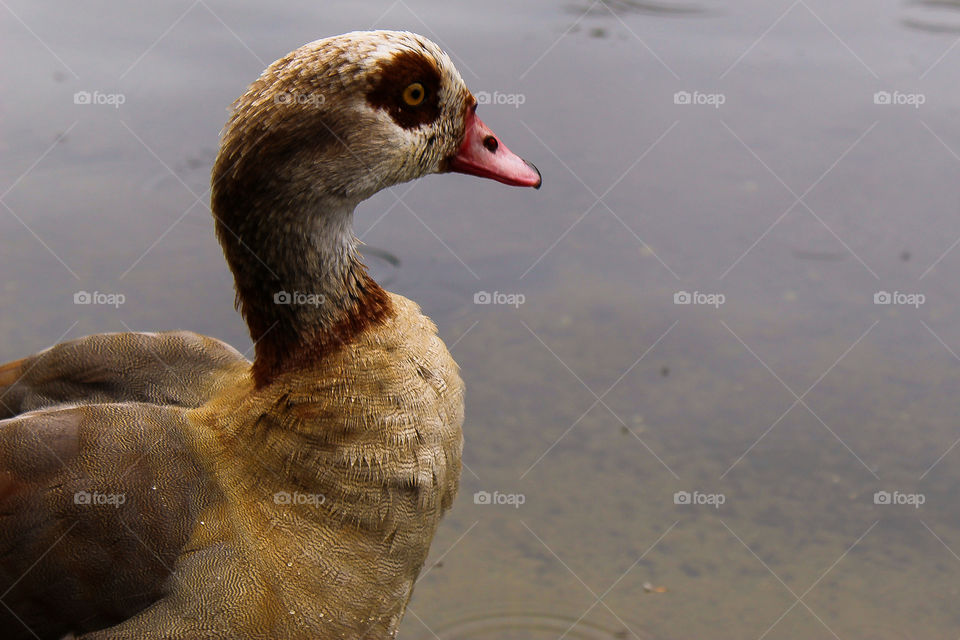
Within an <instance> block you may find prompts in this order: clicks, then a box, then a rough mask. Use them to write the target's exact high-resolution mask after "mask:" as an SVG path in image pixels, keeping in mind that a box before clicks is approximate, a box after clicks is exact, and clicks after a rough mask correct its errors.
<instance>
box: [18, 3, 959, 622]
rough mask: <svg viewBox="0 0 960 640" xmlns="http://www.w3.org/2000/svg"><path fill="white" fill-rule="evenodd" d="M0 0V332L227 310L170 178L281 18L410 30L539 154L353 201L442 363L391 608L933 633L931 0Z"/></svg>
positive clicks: (944, 11) (220, 271) (941, 314)
mask: <svg viewBox="0 0 960 640" xmlns="http://www.w3.org/2000/svg"><path fill="white" fill-rule="evenodd" d="M8 5H9V11H7V10H6V9H3V10H0V15H2V16H3V17H2V19H0V20H2V22H0V29H2V36H0V42H3V44H2V45H0V46H2V48H3V54H4V58H3V59H4V60H5V62H6V63H7V64H4V65H3V66H2V68H0V87H2V89H3V92H4V95H5V97H6V98H5V100H3V104H2V107H0V109H2V138H0V149H2V157H3V162H2V165H0V189H2V192H3V197H2V201H3V203H4V204H5V205H6V207H4V208H2V209H0V234H2V235H0V237H2V238H3V252H2V254H0V269H2V270H3V274H4V275H3V278H2V279H0V281H2V286H0V308H2V309H3V310H4V313H3V316H2V317H3V320H2V323H0V345H2V346H0V357H2V358H3V359H10V358H15V357H19V356H21V355H23V354H26V353H30V352H32V351H35V350H37V349H40V348H43V347H45V346H47V345H48V344H50V343H52V342H55V341H57V340H60V339H63V338H66V337H72V336H77V335H81V334H85V333H91V332H99V331H124V330H128V329H138V330H140V329H143V330H147V329H150V330H153V329H173V328H189V329H193V330H197V331H201V332H204V333H208V334H211V335H215V336H218V337H221V338H224V339H226V340H228V341H230V342H231V343H233V344H235V345H238V346H240V347H241V348H246V347H247V346H249V340H248V338H247V336H246V332H245V329H244V327H243V325H242V323H241V321H240V319H239V318H238V317H237V316H236V315H235V313H234V312H233V310H232V297H233V295H232V291H231V282H230V277H229V274H228V272H227V270H226V267H225V265H224V263H223V260H222V258H221V256H220V252H219V248H218V246H217V244H216V242H215V240H214V237H213V233H212V225H211V223H210V220H209V219H208V214H207V213H206V210H205V208H204V206H203V205H202V204H198V199H199V201H200V202H201V203H202V202H203V201H204V200H205V199H206V196H205V194H204V189H205V188H206V183H207V177H208V172H209V168H210V164H211V162H212V160H213V157H214V154H215V149H216V144H217V133H218V131H219V128H220V126H221V125H222V124H223V121H224V119H225V114H226V111H225V109H226V106H227V105H228V104H229V103H230V102H231V101H232V100H233V98H234V97H236V95H237V94H238V93H239V92H240V91H241V90H242V88H243V87H244V86H245V85H246V83H247V82H249V81H250V80H251V79H253V78H254V77H255V76H256V75H257V74H258V73H259V71H260V70H261V69H262V67H263V66H265V65H266V64H267V63H269V62H270V61H272V60H273V59H275V58H277V57H279V56H280V55H282V54H284V53H286V52H287V51H288V50H290V49H292V48H294V47H296V46H298V45H299V44H302V43H303V42H307V41H309V40H312V39H315V38H317V37H321V36H324V35H329V34H334V33H339V32H343V31H348V30H353V29H365V28H370V27H389V28H404V29H410V30H414V31H418V32H421V33H423V34H424V35H427V36H429V37H432V38H434V39H435V40H437V41H439V42H440V43H441V44H442V45H443V46H445V47H446V48H447V49H448V50H449V51H450V52H451V53H452V54H453V55H454V58H455V60H456V62H457V63H458V66H459V67H460V70H461V72H462V73H463V75H464V77H465V79H466V80H467V82H468V84H469V85H470V86H471V87H472V88H473V89H474V91H475V92H476V93H478V94H479V92H486V93H485V95H487V96H489V98H490V103H489V104H486V105H484V106H482V107H481V109H482V115H483V117H484V120H485V121H486V122H487V123H488V124H490V125H491V127H493V129H494V130H495V131H497V132H498V134H500V135H501V137H502V138H503V139H504V140H505V141H506V142H507V143H508V144H509V145H510V147H511V148H512V149H513V150H515V151H517V152H518V153H521V154H522V155H524V156H525V157H527V158H529V159H531V160H533V161H534V162H536V163H537V164H538V166H539V167H540V169H541V171H542V172H543V175H544V188H543V189H542V190H541V191H540V192H538V193H535V192H532V191H521V190H510V189H507V188H504V187H502V186H500V185H496V184H493V183H485V182H481V181H478V180H473V179H470V178H467V177H462V176H441V177H432V178H428V179H425V180H422V181H420V182H417V183H415V184H413V185H404V186H400V187H398V188H395V189H393V190H391V191H389V192H386V193H383V194H380V195H379V196H377V197H376V198H374V199H373V200H371V201H369V202H367V203H365V204H364V205H363V206H362V207H361V209H360V211H359V212H358V215H357V221H356V226H357V231H358V233H359V234H361V235H362V237H363V239H364V241H365V242H367V243H368V244H369V245H370V246H371V247H372V248H373V249H375V251H373V252H372V253H371V255H370V261H371V263H372V264H373V266H374V270H375V271H376V272H377V274H378V275H379V277H380V278H381V279H382V280H383V281H384V282H387V283H389V286H390V288H391V289H392V290H393V291H396V292H399V293H402V294H404V295H406V296H408V297H410V298H413V299H414V300H417V301H418V302H420V303H421V305H422V306H423V307H424V309H425V310H426V311H427V313H429V314H430V315H431V316H432V317H433V318H434V319H435V320H436V321H437V323H438V324H439V326H440V330H441V333H442V334H443V336H444V338H445V340H446V341H447V344H448V345H451V346H452V351H453V353H454V355H455V357H456V359H457V360H458V362H459V363H460V365H461V366H462V369H463V375H464V378H465V379H466V381H467V385H468V412H467V416H468V417H467V424H466V434H467V443H466V451H465V462H466V465H467V468H466V470H465V471H464V476H463V488H462V491H461V496H460V498H459V500H458V503H457V505H456V507H455V508H454V510H453V511H452V512H451V513H450V515H449V516H448V517H447V519H446V520H445V521H444V523H443V525H442V527H441V529H440V532H439V533H438V535H437V538H436V541H435V543H434V546H433V550H432V554H431V559H430V561H429V564H428V567H429V569H428V570H427V571H426V572H425V574H424V576H423V578H422V580H421V581H420V583H419V585H418V587H417V590H416V593H415V595H414V598H413V600H412V602H411V605H410V611H409V613H408V616H407V618H406V620H405V622H404V627H403V629H402V636H403V637H407V638H433V637H439V638H444V639H446V638H459V639H468V638H469V639H481V638H541V637H542V638H560V637H567V638H711V639H723V638H738V639H739V638H771V639H773V638H803V639H812V638H832V637H839V638H844V639H846V638H870V639H879V638H891V639H904V638H925V639H927V638H956V637H957V635H958V634H960V609H958V607H957V606H956V602H957V600H958V597H960V580H958V577H960V501H958V500H957V498H956V496H957V490H958V489H960V463H958V456H960V447H957V448H956V449H954V448H953V447H954V445H956V444H957V441H958V438H960V424H958V421H957V419H956V417H955V416H956V415H957V414H958V411H957V409H958V407H960V396H958V394H957V393H956V390H957V389H958V388H960V357H958V354H960V322H958V312H957V309H958V308H960V281H958V278H957V277H956V273H957V269H958V267H960V249H955V247H956V245H957V240H958V238H960V216H958V213H960V181H958V180H957V178H956V176H957V175H958V173H960V132H958V130H957V126H956V123H957V122H958V121H960V84H958V83H957V81H956V78H957V68H958V65H960V46H957V42H958V41H957V38H958V35H960V3H957V2H954V1H947V0H919V1H911V2H902V1H900V0H885V1H883V2H866V1H865V0H857V1H853V0H851V1H848V2H843V3H836V2H826V1H824V0H798V1H797V2H792V3H791V2H760V1H759V0H743V1H741V2H736V3H734V2H724V1H722V0H684V1H682V2H681V0H676V1H673V0H659V1H657V2H646V1H641V0H616V1H614V0H608V1H607V2H606V3H604V2H590V1H589V0H586V1H583V0H574V1H572V2H569V3H555V2H547V1H546V0H543V1H530V2H524V3H522V4H519V3H507V2H485V3H482V4H475V5H464V4H462V3H443V2H426V1H419V0H401V1H399V2H395V3H393V2H369V3H366V4H364V5H363V6H360V7H358V6H356V3H348V2H330V3H323V4H322V5H321V4H319V3H286V4H285V5H284V6H283V7H277V6H274V5H267V4H262V5H261V4H257V3H252V2H242V3H224V2H202V3H195V4H191V3H189V2H183V3H160V4H145V3H133V4H130V3H127V4H126V5H122V6H120V5H117V4H116V3H105V2H100V3H93V4H92V5H91V4H90V3H85V4H84V5H83V6H80V5H78V6H76V7H64V8H61V9H60V10H58V11H57V12H52V11H50V10H48V9H44V8H43V7H42V6H40V5H38V4H36V3H28V2H22V1H17V2H10V3H8ZM171 25H172V26H171ZM80 91H88V92H94V91H99V92H101V93H102V94H122V95H123V96H124V103H123V104H122V105H120V106H119V108H114V107H113V106H111V105H109V104H106V105H103V104H102V105H92V104H91V105H83V104H74V98H73V96H74V94H75V93H76V92H80ZM8 186H10V189H9V190H8V189H7V187H8ZM401 199H402V203H401V202H400V200H401ZM394 257H395V258H396V260H394ZM80 290H84V291H99V292H107V293H122V294H123V295H124V296H125V302H124V304H123V305H121V306H120V307H119V308H113V307H103V306H100V307H98V306H76V305H74V304H73V295H74V293H75V292H77V291H80ZM483 291H486V292H491V293H493V292H498V293H500V294H508V295H509V294H521V295H522V296H524V299H523V304H522V305H520V306H519V308H515V307H513V306H509V305H496V304H491V305H477V304H474V296H475V294H476V293H478V292H483ZM682 292H687V293H688V294H690V297H689V298H690V300H691V301H692V302H693V303H692V304H675V297H676V296H678V295H679V298H678V301H680V302H682V301H683V300H684V299H685V296H683V294H682ZM883 292H887V293H889V294H890V295H889V300H890V301H891V302H892V303H891V304H878V303H883V302H886V301H887V299H888V297H887V296H885V295H884V294H883ZM720 296H722V298H721V297H720ZM875 296H876V297H877V299H876V302H877V303H875ZM919 296H922V298H921V297H919ZM514 299H516V298H514ZM721 302H722V304H721ZM698 303H702V304H698ZM478 492H479V493H478ZM483 492H486V493H483ZM494 492H497V493H494ZM877 492H881V493H879V494H877ZM882 492H887V493H882ZM475 494H476V496H477V500H475ZM488 494H489V496H490V502H506V503H507V504H484V503H483V502H484V498H486V496H487V495H488ZM688 494H689V501H690V502H691V503H694V502H702V503H704V504H676V503H675V501H679V502H681V503H682V502H684V501H685V500H686V499H687V495H688ZM888 496H889V501H890V502H892V503H893V502H903V503H905V504H883V502H885V500H886V499H887V497H888ZM520 502H522V504H518V503H520ZM877 502H880V504H877ZM918 502H922V504H919V505H918V504H916V503H918Z"/></svg>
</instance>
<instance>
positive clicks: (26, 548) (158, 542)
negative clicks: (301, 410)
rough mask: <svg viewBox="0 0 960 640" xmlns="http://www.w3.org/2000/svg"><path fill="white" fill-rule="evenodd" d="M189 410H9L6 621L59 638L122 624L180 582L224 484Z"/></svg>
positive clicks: (0, 619)
mask: <svg viewBox="0 0 960 640" xmlns="http://www.w3.org/2000/svg"><path fill="white" fill-rule="evenodd" d="M188 420H189V418H188V410H187V409H184V408H180V407H162V406H157V405H153V404H147V403H136V402H128V403H112V404H94V405H81V406H73V407H55V408H52V409H45V410H40V411H32V412H28V413H24V414H22V415H19V416H17V417H15V418H11V419H6V420H0V602H2V604H3V605H4V606H3V607H0V628H3V629H7V630H8V631H7V632H5V635H4V636H3V637H5V638H36V637H39V638H60V637H62V636H63V635H64V634H66V633H70V632H83V631H90V630H94V629H101V628H104V627H107V626H111V625H114V624H118V623H120V622H122V621H123V620H126V619H127V618H129V617H131V616H132V615H134V614H136V613H137V612H138V611H141V610H142V609H144V608H145V607H147V606H149V605H150V604H151V603H154V602H156V601H157V600H159V599H160V598H162V597H163V596H164V594H165V593H167V592H169V590H170V589H171V586H172V585H171V582H170V581H172V580H175V579H176V575H172V571H173V567H174V564H175V563H176V561H177V558H178V557H179V556H180V555H181V554H182V553H185V550H184V546H185V545H186V544H187V543H188V540H189V538H190V535H191V532H192V531H193V529H194V527H195V524H196V522H197V520H198V519H199V518H200V513H201V512H202V511H203V510H204V509H205V508H207V507H208V506H209V505H210V500H212V499H213V496H215V495H217V492H216V489H215V488H214V486H213V485H212V484H210V482H209V475H208V473H207V472H206V471H205V470H204V469H203V467H202V465H201V464H200V463H199V461H198V460H197V458H196V456H195V455H194V454H193V452H192V451H191V450H190V448H189V446H188V440H187V434H188V433H189V425H188V423H187V421H188Z"/></svg>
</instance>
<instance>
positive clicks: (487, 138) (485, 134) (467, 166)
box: [450, 107, 543, 189]
mask: <svg viewBox="0 0 960 640" xmlns="http://www.w3.org/2000/svg"><path fill="white" fill-rule="evenodd" d="M465 124H466V132H465V134H464V136H463V144H461V145H460V150H459V151H457V154H456V155H455V156H453V157H452V158H450V171H454V172H456V173H468V174H470V175H473V176H480V177H481V178H490V179H491V180H496V181H497V182H502V183H504V184H509V185H512V186H515V187H533V188H534V189H539V188H540V184H541V183H542V182H543V180H542V178H541V177H540V172H539V171H537V168H536V167H535V166H533V165H532V164H530V163H529V162H527V161H526V160H524V159H523V158H521V157H520V156H518V155H517V154H515V153H513V152H512V151H510V149H507V145H505V144H503V143H502V142H500V140H498V139H497V136H495V135H494V134H493V131H490V129H489V128H488V127H487V125H485V124H483V120H481V119H480V118H478V117H477V109H476V107H473V108H472V109H470V110H469V111H468V112H467V118H466V123H465Z"/></svg>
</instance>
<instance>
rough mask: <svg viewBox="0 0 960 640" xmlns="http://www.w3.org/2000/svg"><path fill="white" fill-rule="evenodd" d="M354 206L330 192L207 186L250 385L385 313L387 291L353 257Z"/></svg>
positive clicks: (326, 349) (296, 365)
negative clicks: (244, 332) (234, 190)
mask: <svg viewBox="0 0 960 640" xmlns="http://www.w3.org/2000/svg"><path fill="white" fill-rule="evenodd" d="M264 205H266V206H264ZM355 205H356V203H355V202H350V201H346V200H342V199H339V198H335V197H301V198H299V199H296V200H291V199H274V200H273V201H271V202H268V203H264V202H263V200H262V199H257V198H249V199H243V198H240V199H238V198H226V199H224V198H222V197H220V198H218V193H217V191H216V190H215V193H214V200H213V213H214V216H215V218H216V228H217V236H218V237H219V239H220V243H221V245H222V246H223V249H224V254H225V255H226V258H227V262H228V264H229V266H230V269H231V271H232V272H233V275H234V279H235V283H236V292H237V306H238V308H239V309H240V312H241V313H242V314H243V317H244V319H245V320H246V322H247V326H248V328H249V330H250V337H251V338H252V339H253V341H254V344H255V349H256V357H255V361H254V366H253V374H254V380H255V382H256V384H257V386H258V387H262V386H264V385H266V384H269V383H270V382H271V381H272V380H273V379H274V378H276V376H278V375H279V374H281V373H285V372H289V371H294V370H299V369H304V368H309V367H311V366H315V365H316V364H317V363H318V362H319V361H321V360H322V359H323V358H324V356H326V355H327V354H329V353H330V352H332V351H335V350H337V349H340V348H342V347H343V346H344V345H345V344H347V343H349V342H351V341H352V340H353V339H354V338H355V337H356V336H357V335H359V334H360V333H361V332H363V331H364V330H365V329H367V328H368V327H370V326H372V325H375V324H378V323H380V322H382V321H383V320H384V319H386V317H388V316H389V315H390V312H391V306H390V299H389V296H388V294H387V293H386V292H385V291H384V290H383V289H381V288H380V286H379V285H378V284H377V283H376V282H374V280H373V279H372V278H371V277H370V276H369V274H368V273H367V269H366V267H365V266H364V265H363V263H362V262H361V261H360V255H359V252H358V251H357V239H356V237H355V236H354V234H353V229H352V221H353V210H354V207H355Z"/></svg>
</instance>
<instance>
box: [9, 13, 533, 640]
mask: <svg viewBox="0 0 960 640" xmlns="http://www.w3.org/2000/svg"><path fill="white" fill-rule="evenodd" d="M306 95H313V96H314V98H313V100H312V102H311V101H310V100H307V99H305V98H303V97H302V96H306ZM319 95H323V96H325V98H324V99H322V100H321V99H320V98H319V97H317V96H319ZM283 96H294V97H292V98H289V97H283ZM475 105H476V103H475V101H474V100H473V97H472V95H471V94H470V93H469V91H467V90H466V87H465V86H464V85H463V82H462V80H461V79H460V77H459V75H458V74H456V70H455V69H454V68H453V65H452V63H450V61H449V58H447V56H446V55H445V54H444V53H443V52H442V51H440V50H439V49H438V48H437V47H436V45H434V44H433V43H431V42H429V41H427V40H426V39H424V38H422V37H420V36H416V35H414V34H409V33H401V32H357V33H352V34H346V35H344V36H338V37H335V38H329V39H326V40H321V41H317V42H315V43H311V44H309V45H305V46H304V47H302V48H301V49H298V50H297V51H294V52H293V53H291V54H290V55H289V56H287V57H285V58H283V59H281V60H279V61H277V62H276V63H274V64H273V65H271V67H270V68H268V69H267V70H266V71H265V72H264V74H263V75H262V76H261V77H260V79H258V80H257V81H256V82H254V83H253V84H252V85H251V87H250V88H249V90H248V91H247V93H245V94H244V95H243V96H242V97H241V98H240V99H239V100H238V102H237V104H236V105H235V106H234V112H233V116H232V117H231V120H230V122H229V123H228V125H227V127H226V129H225V131H224V135H223V141H222V143H221V152H220V154H219V156H218V160H217V163H216V165H215V167H214V172H213V187H212V209H213V213H214V216H215V219H216V223H217V234H218V237H219V239H220V241H221V244H222V245H223V247H224V253H225V255H226V258H227V261H228V263H229V265H230V267H231V270H232V271H233V273H234V276H235V281H236V288H237V300H238V307H239V308H240V311H241V313H242V314H243V315H244V318H245V319H246V321H247V324H248V326H249V328H250V332H251V336H252V337H253V339H254V341H255V345H256V357H255V358H254V360H253V361H252V362H250V361H248V360H247V359H246V358H244V357H243V356H242V355H241V354H240V353H238V352H237V351H236V350H234V349H233V348H232V347H229V346H228V345H226V344H224V343H222V342H220V341H219V340H216V339H214V338H209V337H205V336H201V335H198V334H194V333H190V332H168V333H156V334H150V333H120V334H101V335H96V336H90V337H87V338H81V339H79V340H74V341H71V342H67V343H63V344H59V345H56V346H54V347H52V348H50V349H48V350H46V351H44V352H41V353H39V354H36V355H34V356H31V357H29V358H26V359H23V360H19V361H16V362H12V363H10V364H7V365H3V366H0V603H2V604H3V605H5V606H4V607H3V608H0V629H4V631H0V636H2V637H9V638H34V637H40V638H60V637H62V636H63V635H65V634H68V633H76V634H82V635H81V637H82V638H83V639H84V640H106V639H121V638H123V639H126V638H129V639H131V640H132V639H145V638H158V639H159V638H168V639H185V640H186V639H193V638H244V639H245V638H251V639H252V638H277V639H282V638H359V637H365V638H389V637H393V636H394V635H395V634H396V631H397V627H398V626H399V624H400V620H401V619H402V617H403V613H404V611H405V608H406V605H407V602H408V601H409V599H410V596H411V594H412V591H413V585H414V583H415V581H416V578H417V575H418V574H419V572H420V569H421V568H422V566H423V563H424V561H425V559H426V556H427V553H428V551H429V546H430V542H431V540H432V538H433V534H434V532H435V531H436V528H437V524H438V523H439V521H440V518H441V516H442V515H443V513H444V512H445V511H446V510H448V509H449V508H450V506H451V505H452V503H453V500H454V498H455V496H456V492H457V486H458V483H459V477H460V466H461V463H460V455H461V450H462V441H463V439H462V433H461V425H462V422H463V383H462V382H461V380H460V377H459V375H458V369H457V365H456V364H455V363H454V361H453V359H452V358H451V356H450V354H449V353H448V351H447V349H446V347H445V346H444V345H443V342H442V341H441V340H440V339H439V337H438V336H437V331H436V327H435V326H434V324H433V323H432V322H431V321H430V320H429V319H428V318H427V317H426V316H424V315H423V314H422V313H421V311H420V309H419V307H418V306H417V305H416V304H414V303H413V302H411V301H409V300H407V299H405V298H403V297H401V296H398V295H395V294H390V293H387V292H385V291H384V290H382V289H381V288H380V287H379V286H378V285H377V284H376V283H375V282H374V281H373V280H372V279H371V278H370V277H369V276H368V275H367V273H366V270H365V268H364V267H363V265H362V263H361V262H360V258H359V253H358V252H357V248H356V244H357V241H356V239H355V238H354V237H353V234H352V231H351V217H352V212H353V208H354V207H355V206H356V204H357V203H358V202H359V201H360V200H362V199H364V198H366V197H369V196H370V195H372V194H373V193H375V192H376V191H378V190H379V189H381V188H383V187H385V186H389V185H390V184H396V183H398V182H402V181H405V180H410V179H413V178H415V177H418V176H420V175H424V174H427V173H434V172H442V171H447V170H458V171H462V172H466V173H474V174H477V175H484V172H487V174H490V173H491V172H492V174H493V175H485V177H494V178H495V179H498V180H500V181H502V182H507V183H509V184H523V185H527V186H539V180H540V179H539V174H538V173H536V171H535V169H531V168H529V167H527V166H526V165H524V164H523V163H522V161H519V159H518V158H516V156H513V154H512V153H510V152H509V151H508V150H506V147H503V146H502V145H500V146H499V150H497V149H496V148H495V149H494V150H490V148H489V147H490V146H492V145H490V144H489V141H487V147H486V149H485V150H482V151H481V150H479V147H478V141H477V139H476V136H477V135H480V134H482V136H483V139H484V140H486V139H487V137H488V136H489V137H492V133H489V130H488V129H486V127H485V125H483V123H482V122H481V121H480V120H479V119H478V118H476V116H475V115H474V110H475ZM478 132H479V133H478ZM484 154H489V155H490V156H491V157H490V158H487V157H486V155H484ZM498 154H499V155H498ZM304 296H306V297H304ZM304 300H307V301H306V302H304Z"/></svg>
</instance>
